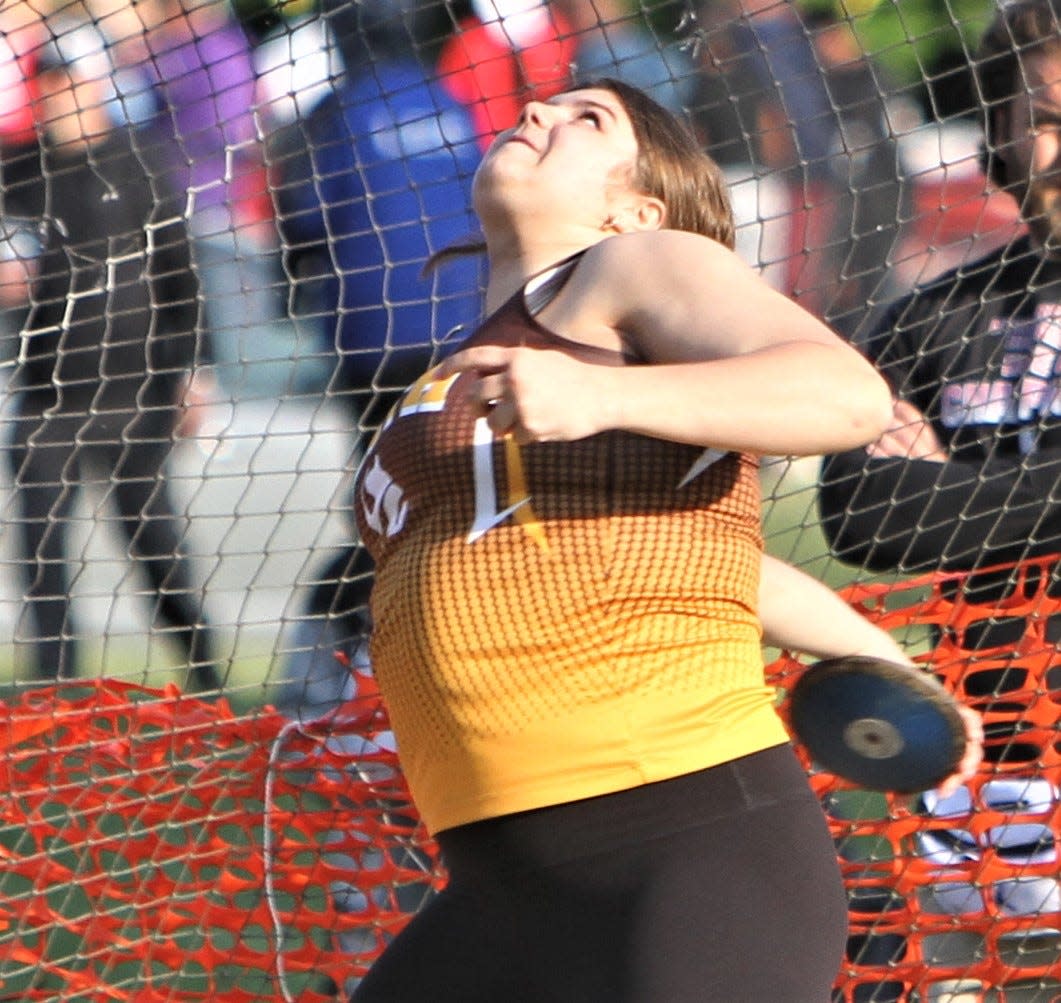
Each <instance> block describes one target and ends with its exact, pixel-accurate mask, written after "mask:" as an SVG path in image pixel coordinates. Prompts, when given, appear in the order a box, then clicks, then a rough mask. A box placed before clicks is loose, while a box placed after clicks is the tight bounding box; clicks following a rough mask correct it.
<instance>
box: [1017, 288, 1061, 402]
mask: <svg viewBox="0 0 1061 1003" xmlns="http://www.w3.org/2000/svg"><path fill="white" fill-rule="evenodd" d="M1035 321H1036V323H1035V343H1034V345H1033V346H1032V352H1031V358H1030V359H1029V360H1028V367H1027V369H1025V371H1024V376H1023V378H1022V379H1021V381H1020V391H1019V393H1018V395H1017V396H1018V406H1017V416H1018V417H1019V418H1020V419H1021V421H1029V420H1031V419H1033V418H1034V417H1035V416H1036V415H1043V414H1051V413H1052V412H1053V411H1054V401H1055V399H1056V397H1057V386H1056V382H1055V377H1056V376H1057V369H1058V366H1057V359H1058V353H1059V351H1061V306H1059V305H1058V304H1057V303H1040V304H1039V305H1038V306H1037V307H1036V308H1035Z"/></svg>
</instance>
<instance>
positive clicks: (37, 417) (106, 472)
mask: <svg viewBox="0 0 1061 1003" xmlns="http://www.w3.org/2000/svg"><path fill="white" fill-rule="evenodd" d="M39 56H40V59H39V96H38V98H37V100H36V101H35V105H34V108H35V117H36V120H37V123H38V129H39V133H40V140H41V147H40V167H41V169H40V172H39V174H38V175H37V176H36V177H35V178H34V179H32V180H31V181H29V182H28V183H25V184H22V185H19V186H16V187H14V188H12V189H11V190H10V191H8V192H7V193H6V205H5V208H6V210H7V211H12V210H17V211H18V212H19V214H20V215H21V216H22V217H24V218H25V217H30V218H32V219H35V220H36V221H37V223H38V225H39V230H40V237H41V241H40V243H41V254H40V258H39V260H38V262H37V269H36V272H37V274H36V279H35V281H34V284H33V288H32V296H31V306H30V309H29V311H28V315H27V318H26V321H25V325H24V327H23V329H22V331H21V347H20V352H19V356H18V360H17V364H16V367H15V371H14V374H13V377H12V381H11V384H10V386H11V393H12V395H13V398H14V403H15V409H14V410H15V415H14V419H13V422H12V428H13V431H12V435H11V437H10V443H9V447H10V448H9V451H8V459H9V461H10V467H11V472H12V475H13V478H14V495H15V503H16V504H15V506H14V509H15V512H16V516H15V520H14V521H15V523H16V529H17V531H18V532H17V536H18V538H19V543H20V545H21V547H22V551H23V553H22V562H21V564H20V568H21V569H22V570H23V571H24V573H25V583H24V584H25V605H24V611H23V615H22V617H21V621H20V623H19V625H18V627H17V629H16V641H18V640H20V639H24V638H28V640H29V641H30V642H31V645H32V652H33V666H32V672H33V675H34V676H36V677H37V678H40V679H47V678H56V677H70V676H74V675H76V674H77V664H76V661H77V659H76V655H77V651H76V649H77V644H76V641H77V629H76V627H75V626H74V624H73V621H72V619H71V609H70V605H71V604H70V596H69V590H70V576H69V573H68V568H67V560H68V555H67V552H66V538H67V531H68V528H69V525H70V519H71V512H72V508H73V504H74V501H75V496H76V494H77V492H78V490H79V489H80V487H81V486H82V485H87V484H94V485H96V486H97V487H98V488H100V489H101V490H102V491H103V493H104V494H105V496H106V498H107V501H108V502H109V503H110V504H112V505H114V506H115V507H116V508H117V511H118V515H119V519H118V527H119V528H120V530H121V531H122V533H123V535H124V536H125V538H126V540H127V553H128V555H129V557H130V559H131V560H132V561H133V562H134V564H135V565H137V566H138V567H139V568H141V569H142V570H143V572H145V573H146V576H147V578H148V579H149V581H150V586H151V590H152V592H153V594H154V597H155V606H154V612H153V615H152V618H151V624H152V627H154V626H156V625H161V626H162V627H163V628H165V629H166V630H167V631H168V632H170V633H171V634H172V637H173V640H175V641H176V642H178V643H179V645H180V649H181V651H182V654H183V656H184V658H185V659H186V660H187V662H188V664H189V667H190V670H191V677H190V681H191V685H193V686H194V687H196V688H198V689H215V688H217V687H218V686H219V685H220V682H221V680H220V677H219V674H218V670H217V667H216V665H215V664H214V652H213V643H212V640H211V631H210V629H209V628H208V626H207V624H206V621H205V618H204V616H203V613H202V610H201V608H200V603H199V601H198V599H197V596H196V592H197V588H196V586H194V585H193V583H192V581H191V577H190V575H189V571H188V569H187V567H186V562H185V560H184V559H183V558H182V557H181V555H180V546H181V537H182V524H181V521H180V519H179V518H178V516H177V515H176V513H175V511H174V509H173V506H172V504H171V502H170V499H169V496H168V493H167V490H166V482H165V473H164V467H165V463H166V460H167V458H168V456H169V454H170V451H171V449H172V447H173V443H174V439H175V436H176V434H177V432H176V430H177V427H178V422H179V419H180V417H181V415H182V413H183V407H184V405H187V404H188V403H189V402H190V398H189V397H188V396H187V393H186V390H187V387H188V379H189V375H188V374H189V372H190V371H192V370H193V369H194V367H195V364H196V362H197V359H196V353H197V349H198V339H197V334H196V330H197V318H198V312H199V305H198V285H197V282H196V279H195V275H194V272H193V270H192V266H191V258H190V253H189V245H188V239H187V236H186V232H185V224H184V219H183V217H182V215H181V203H180V202H179V201H178V200H177V199H175V198H173V197H170V196H168V195H167V194H166V193H165V192H163V191H162V190H161V188H160V187H159V184H158V181H157V178H152V176H151V172H150V171H149V169H148V167H147V164H146V162H145V160H144V158H143V156H141V154H140V151H139V150H138V149H137V144H136V141H135V138H134V135H133V133H131V132H130V131H128V130H127V129H125V128H120V127H116V126H115V125H114V124H113V123H112V121H111V119H110V117H109V116H108V114H107V111H106V106H105V97H104V96H103V90H102V84H103V81H101V80H99V79H96V78H95V77H93V75H92V74H91V73H90V72H89V71H88V68H87V67H86V66H80V67H79V65H78V63H77V62H76V61H68V60H67V59H66V58H64V54H63V52H62V51H61V50H60V48H59V47H58V46H57V45H55V44H54V43H52V44H50V45H48V46H46V47H45V48H44V49H42V50H41V51H40V53H39Z"/></svg>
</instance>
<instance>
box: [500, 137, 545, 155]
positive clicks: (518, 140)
mask: <svg viewBox="0 0 1061 1003" xmlns="http://www.w3.org/2000/svg"><path fill="white" fill-rule="evenodd" d="M505 142H506V143H522V144H523V145H524V146H528V147H530V148H531V149H532V150H533V151H534V152H535V153H537V152H538V147H536V146H535V145H534V144H533V143H532V142H531V141H530V140H529V139H528V138H527V137H526V136H523V135H520V134H519V133H513V134H512V135H511V136H509V137H508V139H506V140H505Z"/></svg>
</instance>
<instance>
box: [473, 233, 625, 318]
mask: <svg viewBox="0 0 1061 1003" xmlns="http://www.w3.org/2000/svg"><path fill="white" fill-rule="evenodd" d="M604 236H605V235H604V234H600V233H597V234H595V235H594V236H592V238H583V239H578V238H576V237H574V236H571V237H570V238H568V239H561V240H556V239H552V240H548V241H542V242H539V243H526V242H518V241H515V240H510V241H506V242H504V243H501V242H499V241H498V239H497V238H496V237H494V238H492V237H491V236H490V234H487V238H486V248H487V260H488V262H489V268H490V274H489V279H488V281H487V285H486V309H487V312H489V313H492V312H493V311H494V310H496V309H497V308H498V307H500V306H501V305H502V304H503V303H505V302H507V301H508V300H509V299H511V298H512V297H513V296H514V295H515V294H516V293H517V292H519V290H520V289H522V288H523V286H525V285H526V284H527V282H528V281H529V280H530V279H532V278H534V276H535V275H540V274H541V273H542V272H544V271H546V270H547V269H549V268H551V267H552V266H553V265H556V264H558V263H559V262H561V261H564V260H566V259H567V258H570V257H571V256H572V255H574V254H578V253H579V252H580V251H584V250H586V248H588V247H592V246H593V245H594V244H596V243H599V242H600V240H601V239H603V237H604Z"/></svg>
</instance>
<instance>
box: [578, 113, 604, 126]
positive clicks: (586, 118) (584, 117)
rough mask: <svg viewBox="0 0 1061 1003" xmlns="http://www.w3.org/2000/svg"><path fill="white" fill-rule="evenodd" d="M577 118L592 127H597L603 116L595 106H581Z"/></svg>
mask: <svg viewBox="0 0 1061 1003" xmlns="http://www.w3.org/2000/svg"><path fill="white" fill-rule="evenodd" d="M577 120H578V121H579V122H589V123H590V125H592V126H593V128H594V129H599V128H600V127H601V123H602V122H603V117H602V116H601V113H600V112H599V111H597V110H596V109H595V108H583V109H582V111H580V112H579V113H578V116H577Z"/></svg>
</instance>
